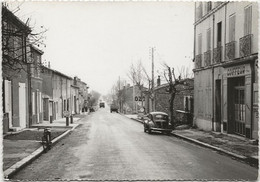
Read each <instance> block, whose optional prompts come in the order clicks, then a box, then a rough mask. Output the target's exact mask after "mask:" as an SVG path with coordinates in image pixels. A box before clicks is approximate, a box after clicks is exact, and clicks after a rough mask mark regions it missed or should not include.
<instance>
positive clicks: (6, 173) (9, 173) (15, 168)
mask: <svg viewBox="0 0 260 182" xmlns="http://www.w3.org/2000/svg"><path fill="white" fill-rule="evenodd" d="M78 126H79V124H75V126H73V127H72V128H71V129H69V130H67V131H65V132H64V133H62V134H61V135H60V136H58V137H56V138H54V139H53V140H52V144H53V145H54V144H56V143H57V142H58V141H60V140H61V139H62V138H64V137H65V136H67V135H68V134H69V133H70V132H72V131H73V130H74V129H75V128H77V127H78ZM42 153H44V151H43V148H42V146H41V147H39V148H38V149H36V150H35V151H34V152H33V153H31V154H30V155H28V156H27V157H25V158H23V159H22V160H20V161H18V162H17V163H15V164H14V165H12V166H11V167H9V168H8V169H6V170H5V171H4V179H5V180H8V179H9V178H10V177H12V176H13V175H14V174H15V173H17V172H18V171H20V170H21V169H22V168H24V167H25V166H27V165H28V164H30V163H31V162H32V161H34V160H35V159H37V158H38V157H40V155H41V154H42Z"/></svg>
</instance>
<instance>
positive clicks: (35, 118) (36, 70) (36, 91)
mask: <svg viewBox="0 0 260 182" xmlns="http://www.w3.org/2000/svg"><path fill="white" fill-rule="evenodd" d="M42 55H43V51H41V50H39V49H38V48H37V47H35V46H33V45H31V46H30V54H29V58H30V62H31V64H30V71H31V72H30V75H31V77H30V80H29V81H30V82H31V84H30V85H31V89H30V92H31V93H30V94H31V125H33V124H37V123H42V121H43V104H42V92H43V87H42V82H43V78H42V72H41V63H42V60H41V59H42Z"/></svg>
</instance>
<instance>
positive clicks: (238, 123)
mask: <svg viewBox="0 0 260 182" xmlns="http://www.w3.org/2000/svg"><path fill="white" fill-rule="evenodd" d="M229 83H230V87H229V90H230V91H229V100H228V101H229V103H230V104H229V114H230V120H229V125H228V126H229V132H230V133H234V134H237V135H241V136H245V134H246V132H245V119H246V116H245V114H246V111H245V109H246V108H245V77H237V78H231V79H229Z"/></svg>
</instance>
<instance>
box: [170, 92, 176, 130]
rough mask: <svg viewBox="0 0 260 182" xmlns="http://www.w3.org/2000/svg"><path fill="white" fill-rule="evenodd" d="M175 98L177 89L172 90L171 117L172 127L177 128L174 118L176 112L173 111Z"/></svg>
mask: <svg viewBox="0 0 260 182" xmlns="http://www.w3.org/2000/svg"><path fill="white" fill-rule="evenodd" d="M174 99H175V91H173V92H171V98H170V118H171V125H172V129H175V121H174V120H175V119H174V113H173V104H174Z"/></svg>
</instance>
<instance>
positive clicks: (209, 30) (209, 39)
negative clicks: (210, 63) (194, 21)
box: [207, 28, 211, 51]
mask: <svg viewBox="0 0 260 182" xmlns="http://www.w3.org/2000/svg"><path fill="white" fill-rule="evenodd" d="M210 44H211V29H210V28H209V29H208V30H207V51H209V50H210V48H211V46H210Z"/></svg>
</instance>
